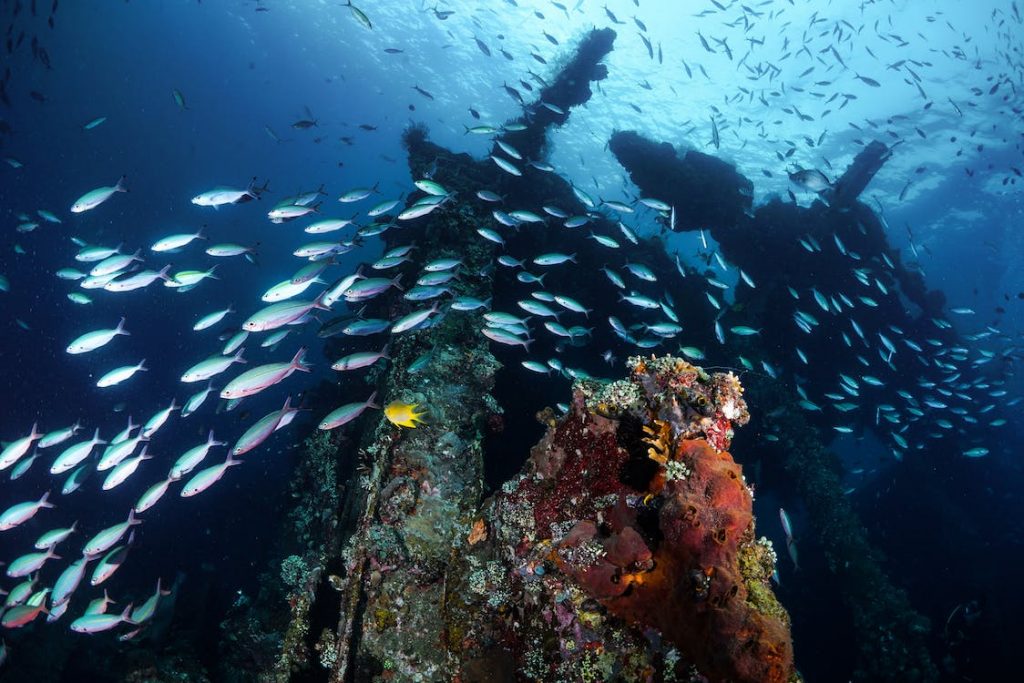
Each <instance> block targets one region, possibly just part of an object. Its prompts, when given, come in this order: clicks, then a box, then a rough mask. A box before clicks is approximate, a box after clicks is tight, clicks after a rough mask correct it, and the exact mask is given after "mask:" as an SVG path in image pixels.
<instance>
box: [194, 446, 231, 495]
mask: <svg viewBox="0 0 1024 683" xmlns="http://www.w3.org/2000/svg"><path fill="white" fill-rule="evenodd" d="M241 464H242V461H241V460H234V459H233V458H232V457H231V454H230V453H229V454H228V457H227V459H226V460H225V461H224V462H222V463H221V464H219V465H213V466H212V467H207V468H206V469H205V470H200V471H199V472H198V473H197V474H196V475H195V476H194V477H192V478H191V479H189V480H188V482H186V484H185V486H183V487H182V489H181V497H182V498H189V497H191V496H194V495H196V494H199V493H202V492H203V491H205V490H206V489H208V488H210V487H211V486H213V485H214V484H216V483H217V482H218V481H220V479H221V477H223V476H224V473H225V472H226V471H227V469H228V468H229V467H231V466H232V465H241Z"/></svg>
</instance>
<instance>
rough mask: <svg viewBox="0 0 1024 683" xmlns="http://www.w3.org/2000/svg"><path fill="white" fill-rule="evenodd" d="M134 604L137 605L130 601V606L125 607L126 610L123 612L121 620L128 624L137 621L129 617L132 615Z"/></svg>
mask: <svg viewBox="0 0 1024 683" xmlns="http://www.w3.org/2000/svg"><path fill="white" fill-rule="evenodd" d="M134 606H135V603H133V602H129V603H128V606H127V607H125V608H124V611H122V612H121V621H123V622H124V623H126V624H134V623H135V622H134V621H132V620H131V619H130V618H129V617H131V614H132V607H134Z"/></svg>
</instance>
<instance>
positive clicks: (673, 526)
mask: <svg viewBox="0 0 1024 683" xmlns="http://www.w3.org/2000/svg"><path fill="white" fill-rule="evenodd" d="M629 365H630V368H631V370H632V373H631V376H630V377H629V378H628V379H626V380H622V381H620V382H614V383H611V384H596V383H578V384H577V385H576V386H575V388H574V401H573V405H572V408H571V410H570V412H569V414H568V415H566V416H565V418H564V419H562V420H561V421H560V422H554V421H553V422H552V423H550V424H549V429H548V432H547V434H546V435H545V437H544V439H543V440H542V441H541V442H540V443H539V444H538V445H537V447H535V448H534V450H533V451H532V453H531V458H530V464H529V468H530V474H529V475H527V476H523V477H521V478H520V479H518V480H517V481H516V482H514V483H513V484H511V485H510V486H508V487H506V491H505V492H504V493H503V494H502V495H501V496H499V497H498V499H497V500H496V501H495V505H494V515H493V520H492V526H493V527H494V528H495V529H497V530H498V533H499V535H500V536H501V537H502V538H501V541H502V542H504V543H506V544H508V545H507V547H509V546H510V547H512V548H514V549H515V555H516V558H515V561H518V562H519V563H520V569H519V571H517V572H514V573H513V577H514V582H513V584H514V585H513V586H512V590H513V591H514V592H518V591H525V592H527V593H530V594H532V595H534V598H533V600H534V601H538V600H539V601H540V603H541V604H544V603H545V602H546V600H544V597H549V598H550V603H549V606H548V608H547V609H548V610H549V611H548V614H549V621H550V620H553V623H556V624H558V625H559V628H557V629H556V631H557V633H558V635H559V641H558V642H559V643H560V646H559V651H560V659H561V660H563V661H568V660H572V661H573V662H574V663H575V664H574V666H577V665H582V664H581V660H580V658H579V657H578V655H576V654H574V651H575V649H576V648H579V647H581V646H583V647H591V648H596V649H597V650H596V651H602V650H604V649H606V648H607V647H609V645H608V644H605V643H604V642H603V637H602V635H601V634H605V633H606V632H607V628H608V627H609V625H610V624H611V623H613V622H616V621H620V620H621V623H624V624H628V625H631V627H632V628H633V629H635V630H636V632H639V633H648V634H649V633H650V632H651V631H650V630H651V629H656V631H657V632H658V633H659V634H660V636H659V637H660V638H662V639H664V641H665V643H667V644H671V645H673V646H675V647H678V648H679V653H677V655H676V657H677V659H678V655H679V654H681V656H682V658H684V659H685V660H687V661H688V662H689V663H690V664H692V665H694V666H695V667H696V670H697V671H699V673H700V674H701V675H703V676H705V677H706V678H707V679H709V680H711V681H737V682H739V681H750V682H754V681H757V682H759V683H765V682H769V683H770V682H776V681H777V682H780V683H782V682H785V681H791V680H796V679H797V678H798V675H797V674H796V671H795V668H794V664H793V649H792V642H791V639H790V634H789V617H788V615H787V614H786V612H785V610H784V609H783V608H782V607H781V606H780V605H779V603H778V602H777V600H776V599H775V597H774V594H773V593H772V591H771V588H770V585H769V583H768V579H769V576H770V575H771V572H772V569H773V567H774V560H775V555H774V552H773V551H772V550H771V545H770V543H769V542H767V541H765V540H762V541H757V540H756V538H755V536H754V519H753V514H752V495H751V491H750V489H749V487H748V486H747V485H746V483H745V481H744V478H743V474H742V471H741V468H740V466H739V465H737V464H736V463H735V462H734V461H733V459H732V456H731V455H730V454H729V453H728V452H727V451H725V448H727V447H728V445H729V442H730V439H731V437H732V428H733V425H734V424H738V425H742V424H744V423H745V422H746V421H747V420H748V419H749V415H748V413H747V411H746V405H745V403H744V401H743V397H742V388H741V387H740V385H739V382H738V381H737V380H736V378H735V377H734V376H732V375H731V374H715V375H708V374H706V373H705V372H703V371H702V370H701V369H699V368H696V367H694V366H692V365H690V364H689V363H687V362H686V361H682V360H679V359H676V358H672V357H663V358H658V359H653V358H651V359H642V358H632V359H630V361H629ZM527 511H529V512H530V513H531V514H529V515H527V514H526V512H527ZM551 596H554V597H551ZM559 596H560V599H559ZM644 649H645V650H649V651H648V652H647V655H646V656H647V657H648V658H649V659H648V661H649V663H653V665H654V667H655V668H656V669H659V670H661V672H662V674H663V675H665V676H666V677H667V676H668V675H669V674H670V673H672V672H674V671H675V668H676V665H675V664H672V665H671V666H670V662H669V660H668V658H667V657H664V658H662V657H659V656H656V654H657V653H656V651H653V650H650V648H644ZM529 651H530V648H527V653H526V654H524V655H523V657H524V659H528V658H529ZM661 654H664V653H661ZM652 657H653V658H652Z"/></svg>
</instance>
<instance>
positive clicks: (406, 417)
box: [384, 401, 427, 429]
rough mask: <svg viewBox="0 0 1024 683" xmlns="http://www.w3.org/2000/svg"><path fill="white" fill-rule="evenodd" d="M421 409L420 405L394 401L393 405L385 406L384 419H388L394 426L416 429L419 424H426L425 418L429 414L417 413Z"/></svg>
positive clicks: (425, 412)
mask: <svg viewBox="0 0 1024 683" xmlns="http://www.w3.org/2000/svg"><path fill="white" fill-rule="evenodd" d="M418 407H419V404H418V403H402V402H401V401H392V402H391V403H389V404H387V405H386V406H384V417H386V418H387V419H388V422H390V423H391V424H393V425H397V426H399V427H411V428H413V429H415V428H416V423H417V422H424V420H423V416H424V415H426V414H427V411H425V410H424V411H422V412H417V410H416V409H417V408H418Z"/></svg>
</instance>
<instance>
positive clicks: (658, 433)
mask: <svg viewBox="0 0 1024 683" xmlns="http://www.w3.org/2000/svg"><path fill="white" fill-rule="evenodd" d="M643 428H644V434H646V435H647V436H645V437H644V438H643V442H644V443H645V444H647V445H649V446H650V448H648V449H647V457H648V458H650V459H651V460H654V461H655V462H657V463H660V464H662V465H664V464H665V463H667V462H668V459H669V457H670V455H671V453H672V428H671V427H670V426H669V424H668V423H667V422H665V421H663V420H654V428H651V427H648V426H647V425H644V426H643Z"/></svg>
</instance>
